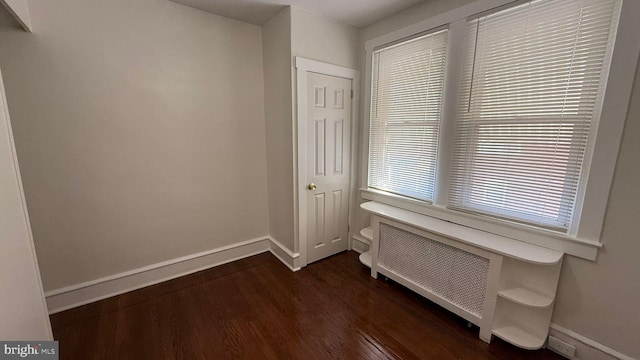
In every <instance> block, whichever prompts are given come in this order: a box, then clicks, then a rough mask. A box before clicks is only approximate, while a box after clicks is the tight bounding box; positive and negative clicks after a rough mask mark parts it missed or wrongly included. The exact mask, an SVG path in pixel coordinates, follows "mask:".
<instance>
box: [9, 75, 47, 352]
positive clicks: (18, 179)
mask: <svg viewBox="0 0 640 360" xmlns="http://www.w3.org/2000/svg"><path fill="white" fill-rule="evenodd" d="M0 102H2V105H0V111H3V112H4V119H5V121H6V126H7V132H8V134H7V136H8V138H9V149H10V150H11V157H12V160H13V167H14V169H15V172H16V182H17V184H18V191H19V192H20V201H21V202H22V211H23V212H24V221H25V225H26V227H27V229H26V230H27V236H28V237H29V249H30V250H31V256H33V264H34V266H35V271H36V273H37V281H38V285H37V286H38V288H39V290H40V291H39V293H40V294H39V295H40V298H41V303H42V308H41V309H40V311H42V314H43V315H46V313H47V303H46V301H45V295H44V288H43V285H42V276H41V275H40V266H39V265H38V256H37V254H36V248H35V244H34V242H33V231H32V230H31V220H30V219H29V210H28V208H27V202H26V197H25V195H24V187H23V185H22V175H21V173H20V164H19V163H18V155H17V154H16V144H15V140H14V138H13V128H12V127H11V117H10V116H9V104H8V103H7V94H6V92H5V88H4V79H3V77H2V71H1V70H0ZM43 321H44V322H45V331H46V333H47V336H48V339H49V340H50V339H53V331H52V330H51V321H50V320H49V318H48V317H46V316H45V319H44V320H43Z"/></svg>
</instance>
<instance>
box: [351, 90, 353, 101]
mask: <svg viewBox="0 0 640 360" xmlns="http://www.w3.org/2000/svg"><path fill="white" fill-rule="evenodd" d="M351 98H352V99H353V89H351Z"/></svg>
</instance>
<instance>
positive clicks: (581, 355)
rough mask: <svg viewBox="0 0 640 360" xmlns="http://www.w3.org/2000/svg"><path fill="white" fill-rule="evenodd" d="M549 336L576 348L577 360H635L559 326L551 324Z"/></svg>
mask: <svg viewBox="0 0 640 360" xmlns="http://www.w3.org/2000/svg"><path fill="white" fill-rule="evenodd" d="M549 335H550V336H553V337H556V338H558V339H560V340H562V341H564V342H566V343H569V344H571V345H573V346H575V347H576V356H575V357H574V359H575V360H634V359H633V358H632V357H630V356H627V355H625V354H622V353H620V352H618V351H616V350H614V349H612V348H610V347H608V346H605V345H603V344H601V343H599V342H597V341H595V340H591V339H589V338H587V337H585V336H582V335H580V334H578V333H576V332H573V331H571V330H569V329H566V328H564V327H562V326H560V325H558V324H554V323H551V328H550V329H549Z"/></svg>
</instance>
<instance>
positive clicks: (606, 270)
mask: <svg viewBox="0 0 640 360" xmlns="http://www.w3.org/2000/svg"><path fill="white" fill-rule="evenodd" d="M471 2H473V1H472V0H436V1H429V2H425V3H423V4H421V5H418V6H416V7H414V8H411V9H408V10H406V11H404V12H402V13H400V14H398V15H396V16H392V17H389V18H387V19H385V20H383V21H381V22H379V23H376V24H374V25H372V26H370V27H367V28H365V29H362V30H361V32H360V44H359V47H360V54H364V43H365V42H366V41H367V40H370V39H373V38H375V37H378V36H380V35H383V34H386V33H388V32H391V31H393V30H397V29H399V28H402V27H404V26H407V25H410V24H413V23H416V22H419V21H421V20H424V19H428V18H430V17H432V16H435V15H437V14H439V13H442V12H445V11H448V10H451V9H454V8H456V7H459V6H462V5H465V4H468V3H471ZM360 66H361V69H364V58H363V57H362V56H361V57H360ZM362 75H363V80H364V78H365V77H366V76H367V74H362ZM363 86H364V81H363ZM361 113H362V114H363V113H364V112H361ZM361 121H364V120H363V119H361ZM361 126H362V123H361ZM638 154H640V70H638V71H637V74H636V79H635V85H634V90H633V95H632V98H631V106H630V109H629V114H628V115H627V120H626V126H625V130H624V137H623V141H622V145H621V149H620V153H619V158H618V164H617V167H616V172H615V179H614V183H613V186H612V189H611V193H610V198H609V203H608V208H607V215H606V217H605V222H604V230H603V234H602V238H601V240H602V242H603V243H604V249H602V250H601V251H600V254H599V257H598V260H597V261H596V262H591V261H587V260H582V259H579V258H575V257H572V256H567V257H566V258H565V261H564V264H563V269H562V273H561V278H560V285H559V289H558V297H557V300H556V305H555V309H554V315H553V319H552V322H554V323H557V324H559V325H561V326H563V327H565V328H568V329H569V330H572V331H574V332H576V333H578V334H580V335H583V336H586V337H587V338H590V339H593V340H595V341H597V342H599V343H601V344H604V345H605V346H608V347H610V348H613V349H615V350H617V351H619V352H621V353H623V354H626V355H628V356H632V357H635V358H640V344H639V343H638V334H640V320H639V319H640V305H639V304H640V286H638V284H639V283H640V266H639V265H638V256H639V255H640V241H639V238H638V235H637V234H639V233H640V222H639V221H638V219H640V181H638V179H639V178H640V162H638ZM363 221H364V220H363Z"/></svg>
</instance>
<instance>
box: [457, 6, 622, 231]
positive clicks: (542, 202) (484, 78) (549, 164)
mask: <svg viewBox="0 0 640 360" xmlns="http://www.w3.org/2000/svg"><path fill="white" fill-rule="evenodd" d="M620 5H621V2H620V1H616V0H538V1H531V2H529V3H526V4H523V5H519V6H516V7H513V8H510V9H507V10H502V11H500V12H497V13H493V14H490V15H487V16H484V17H481V18H479V19H476V20H473V21H470V22H469V25H468V34H467V43H466V44H467V45H466V46H467V56H466V58H465V61H466V65H465V68H464V72H463V74H462V83H461V93H460V94H461V96H460V100H459V104H458V105H459V109H458V119H457V123H456V130H455V140H454V149H453V153H452V167H451V175H450V176H451V178H450V181H451V184H450V191H449V199H448V207H450V208H453V209H457V210H463V211H468V212H474V213H479V214H486V215H490V216H496V217H501V218H507V219H511V220H516V221H520V222H526V223H530V224H534V225H537V226H543V227H548V228H553V229H560V230H565V231H566V230H567V229H569V227H570V225H571V221H572V219H573V215H574V209H575V206H576V200H577V197H578V194H579V191H580V185H581V182H580V177H581V174H582V172H583V164H584V159H585V154H587V153H588V151H589V146H590V144H591V143H592V141H593V139H592V137H593V134H592V132H593V130H594V129H595V127H596V124H595V122H596V120H597V115H598V111H599V106H600V104H601V101H602V97H603V95H604V84H605V82H606V81H603V79H606V76H607V71H608V62H609V58H610V56H611V52H612V46H613V38H614V36H615V29H616V28H617V19H618V17H619V12H620ZM605 126H606V124H605Z"/></svg>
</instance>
